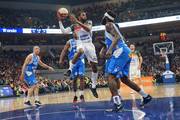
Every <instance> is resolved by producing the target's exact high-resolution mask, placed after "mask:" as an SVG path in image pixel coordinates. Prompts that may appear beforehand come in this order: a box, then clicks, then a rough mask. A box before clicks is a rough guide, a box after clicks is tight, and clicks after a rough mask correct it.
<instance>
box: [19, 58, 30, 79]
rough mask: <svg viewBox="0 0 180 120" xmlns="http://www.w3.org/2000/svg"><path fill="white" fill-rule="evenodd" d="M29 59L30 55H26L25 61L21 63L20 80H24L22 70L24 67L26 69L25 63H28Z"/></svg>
mask: <svg viewBox="0 0 180 120" xmlns="http://www.w3.org/2000/svg"><path fill="white" fill-rule="evenodd" d="M31 59H32V55H28V56H27V57H26V59H25V61H24V64H23V66H22V70H21V75H20V80H24V71H25V69H26V66H27V64H29V63H30V61H31Z"/></svg>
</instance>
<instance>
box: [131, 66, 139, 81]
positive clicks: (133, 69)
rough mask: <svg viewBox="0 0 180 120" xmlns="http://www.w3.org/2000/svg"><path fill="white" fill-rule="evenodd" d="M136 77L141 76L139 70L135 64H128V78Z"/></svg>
mask: <svg viewBox="0 0 180 120" xmlns="http://www.w3.org/2000/svg"><path fill="white" fill-rule="evenodd" d="M137 78H141V70H140V69H138V66H137V65H133V64H130V70H129V79H130V80H134V79H137Z"/></svg>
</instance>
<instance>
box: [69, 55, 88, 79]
mask: <svg viewBox="0 0 180 120" xmlns="http://www.w3.org/2000/svg"><path fill="white" fill-rule="evenodd" d="M84 75H85V61H84V59H81V60H78V61H77V63H76V64H75V65H74V67H73V69H72V73H71V78H72V79H74V78H75V77H78V76H84Z"/></svg>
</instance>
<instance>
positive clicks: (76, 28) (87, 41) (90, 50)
mask: <svg viewBox="0 0 180 120" xmlns="http://www.w3.org/2000/svg"><path fill="white" fill-rule="evenodd" d="M58 18H59V26H60V29H61V31H62V32H63V33H64V34H69V33H70V32H75V33H76V34H77V36H78V42H77V53H76V54H75V56H74V58H73V59H72V62H71V63H70V69H69V70H68V72H67V74H68V75H70V73H71V71H72V68H73V67H74V65H75V63H76V62H77V61H78V59H79V57H80V56H81V55H82V54H85V56H86V58H87V59H88V61H89V63H90V65H91V68H92V76H91V80H92V87H91V91H92V93H93V95H94V96H95V97H96V98H98V94H97V92H96V84H97V78H98V71H97V63H98V61H97V56H96V50H95V46H94V44H93V43H92V21H91V20H87V16H86V13H85V12H83V11H80V12H79V13H78V17H77V18H76V17H75V16H74V15H70V20H71V21H72V25H71V27H67V28H64V26H63V24H62V21H61V16H58Z"/></svg>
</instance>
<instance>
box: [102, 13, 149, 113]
mask: <svg viewBox="0 0 180 120" xmlns="http://www.w3.org/2000/svg"><path fill="white" fill-rule="evenodd" d="M115 18H116V15H115V14H114V13H113V12H112V11H108V12H106V13H105V14H104V17H103V19H102V24H103V25H105V32H106V37H107V38H108V40H107V45H106V46H107V51H106V54H105V55H106V58H108V64H107V66H106V67H107V73H108V82H109V88H110V91H111V93H112V96H113V102H114V105H115V108H114V109H112V110H113V111H115V112H118V111H120V110H121V109H122V108H123V105H122V101H121V98H120V96H119V93H118V85H117V82H116V79H121V80H122V81H123V83H125V84H126V85H128V86H129V87H131V88H132V89H133V90H135V91H137V92H138V93H139V94H141V95H142V96H143V102H142V104H141V105H145V104H147V103H148V102H150V101H151V99H152V97H151V96H150V95H148V94H146V93H145V92H144V91H143V90H141V89H140V88H139V87H138V86H137V85H136V84H135V83H134V82H132V81H130V80H129V79H128V75H129V66H130V61H131V58H130V53H131V50H130V49H129V47H128V46H127V45H126V43H125V41H124V37H123V36H122V34H121V32H120V29H119V26H118V25H117V24H115V23H114V20H115Z"/></svg>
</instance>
